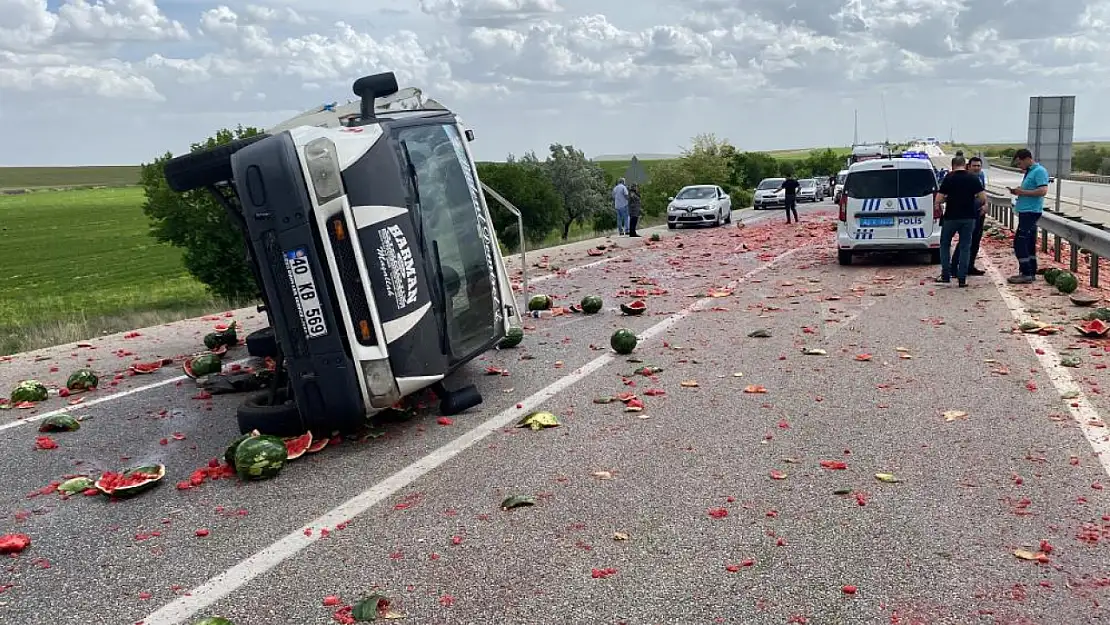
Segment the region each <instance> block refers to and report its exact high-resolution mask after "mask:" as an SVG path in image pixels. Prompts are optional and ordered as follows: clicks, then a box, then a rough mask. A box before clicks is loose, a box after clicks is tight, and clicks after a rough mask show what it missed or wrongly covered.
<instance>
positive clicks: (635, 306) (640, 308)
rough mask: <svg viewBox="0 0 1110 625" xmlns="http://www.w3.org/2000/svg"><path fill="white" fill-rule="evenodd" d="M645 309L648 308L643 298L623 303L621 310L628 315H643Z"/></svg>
mask: <svg viewBox="0 0 1110 625" xmlns="http://www.w3.org/2000/svg"><path fill="white" fill-rule="evenodd" d="M645 310H647V304H645V303H644V301H643V300H636V301H634V302H629V303H627V304H621V312H623V313H624V314H626V315H642V314H644V311H645Z"/></svg>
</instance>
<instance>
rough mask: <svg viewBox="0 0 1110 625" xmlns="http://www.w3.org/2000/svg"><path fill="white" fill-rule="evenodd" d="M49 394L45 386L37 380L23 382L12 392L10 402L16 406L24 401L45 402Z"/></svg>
mask: <svg viewBox="0 0 1110 625" xmlns="http://www.w3.org/2000/svg"><path fill="white" fill-rule="evenodd" d="M49 394H50V393H49V392H48V391H47V390H46V385H45V384H43V383H42V382H39V381H38V380H24V381H22V382H20V383H19V384H17V385H16V387H15V389H14V390H12V394H11V397H10V399H11V401H12V403H13V404H18V403H21V402H25V401H46V398H47V396H49Z"/></svg>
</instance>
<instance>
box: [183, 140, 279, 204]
mask: <svg viewBox="0 0 1110 625" xmlns="http://www.w3.org/2000/svg"><path fill="white" fill-rule="evenodd" d="M268 136H269V135H265V134H262V135H255V136H253V137H247V138H245V139H236V140H234V141H231V142H230V143H225V144H223V145H217V146H216V147H212V148H208V149H207V150H200V151H199V152H190V153H188V154H182V155H181V156H178V157H175V158H172V159H170V160H169V161H168V162H167V163H166V164H165V166H164V167H163V168H162V171H163V173H164V174H165V176H166V183H167V184H168V185H169V187H170V188H171V189H173V190H174V191H176V192H178V193H184V192H186V191H192V190H193V189H202V188H204V187H207V186H209V185H214V184H217V183H220V182H224V181H226V180H231V174H232V172H231V155H232V154H235V153H236V152H238V151H239V150H241V149H243V148H245V147H247V146H248V145H250V144H252V143H254V142H256V141H261V140H262V139H265V138H267V137H268Z"/></svg>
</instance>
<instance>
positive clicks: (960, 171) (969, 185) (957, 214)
mask: <svg viewBox="0 0 1110 625" xmlns="http://www.w3.org/2000/svg"><path fill="white" fill-rule="evenodd" d="M976 200H980V202H976ZM936 204H937V206H938V207H939V206H940V205H941V204H943V205H944V215H943V219H942V220H941V226H940V277H939V278H937V280H936V281H937V282H943V283H948V282H951V281H952V269H953V267H952V260H953V258H954V259H955V260H956V267H955V270H956V271H955V273H956V280H957V281H958V282H959V284H960V287H961V288H962V287H966V286H967V266H968V261H969V260H970V259H971V237H972V232H973V231H974V230H975V219H976V217H977V216H978V214H979V213H981V212H986V210H987V192H986V189H984V188H983V184H982V183H981V182H979V177H978V176H976V175H974V174H972V173H971V172H969V171H967V160H965V159H964V157H962V156H956V157H953V158H952V170H951V171H949V172H948V175H946V176H945V177H944V180H943V181H941V183H940V190H939V191H938V192H937V196H936ZM954 235H958V236H959V242H958V244H957V245H958V248H957V251H956V254H955V255H954V256H953V254H952V237H953V236H954Z"/></svg>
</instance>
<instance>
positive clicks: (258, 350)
mask: <svg viewBox="0 0 1110 625" xmlns="http://www.w3.org/2000/svg"><path fill="white" fill-rule="evenodd" d="M244 342H245V343H246V344H247V353H248V354H250V355H251V356H254V357H255V358H277V356H278V348H277V338H276V337H275V336H274V329H273V328H262V329H261V330H255V331H254V332H251V333H250V334H248V335H247V338H246V340H245V341H244Z"/></svg>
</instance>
